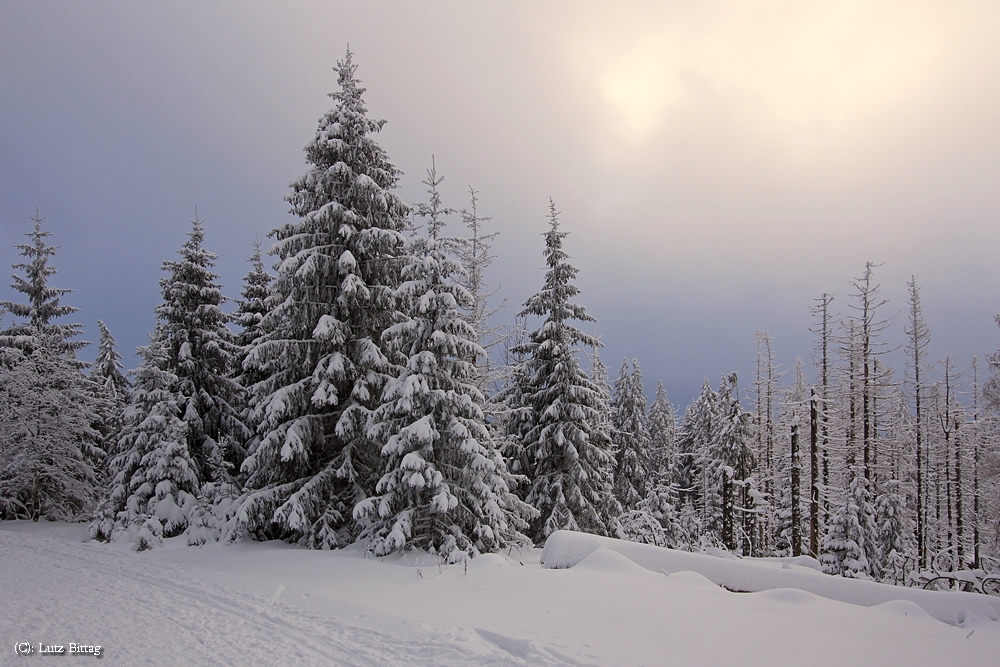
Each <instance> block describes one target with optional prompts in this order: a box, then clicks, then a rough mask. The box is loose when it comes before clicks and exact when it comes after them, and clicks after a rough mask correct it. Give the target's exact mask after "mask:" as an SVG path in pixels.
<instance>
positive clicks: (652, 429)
mask: <svg viewBox="0 0 1000 667" xmlns="http://www.w3.org/2000/svg"><path fill="white" fill-rule="evenodd" d="M647 420H648V424H649V440H650V458H649V460H650V464H649V468H650V471H649V479H648V483H647V491H646V497H645V498H643V499H642V501H640V503H639V505H638V508H637V510H635V511H634V512H633V513H627V514H625V515H624V516H623V517H622V530H623V531H624V533H625V536H626V538H627V539H629V540H631V541H633V542H650V543H653V544H658V541H657V540H662V541H663V543H664V544H663V545H661V546H670V547H673V546H679V545H681V544H687V542H684V541H683V540H682V539H681V533H682V531H681V527H680V524H679V521H680V516H679V514H678V504H679V493H678V488H677V483H676V481H675V479H674V471H675V464H676V459H677V452H676V446H677V442H676V441H677V424H676V422H675V421H674V408H673V406H672V405H671V404H670V401H669V399H668V398H667V392H666V390H665V389H664V388H663V383H662V382H658V383H657V386H656V399H655V400H654V401H653V404H652V405H650V407H649V414H648V418H647ZM640 515H641V516H640ZM650 516H651V517H652V518H653V519H655V520H656V521H657V522H658V524H659V526H660V530H659V531H655V530H651V529H649V528H648V527H647V526H648V522H649V519H648V517H650ZM685 539H686V537H685ZM696 540H697V538H696Z"/></svg>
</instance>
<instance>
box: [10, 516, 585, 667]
mask: <svg viewBox="0 0 1000 667" xmlns="http://www.w3.org/2000/svg"><path fill="white" fill-rule="evenodd" d="M0 564H2V565H0V610H2V612H0V637H2V639H3V645H2V646H0V665H7V664H14V663H15V662H17V663H19V664H24V663H23V662H22V661H21V659H19V658H18V656H17V655H16V654H15V651H14V645H15V643H17V642H29V643H32V644H33V645H34V646H35V648H36V650H37V647H38V644H39V643H43V644H61V645H65V646H68V645H69V643H70V642H75V643H78V644H93V645H101V646H102V647H103V652H104V653H103V655H102V656H101V658H100V659H101V661H102V663H101V664H120V665H189V664H197V665H225V666H230V665H231V666H237V665H248V664H253V665H291V664H294V665H345V666H350V667H354V666H358V667H362V666H364V667H368V666H392V665H413V666H421V665H428V666H430V665H435V666H441V667H449V666H451V665H484V666H496V667H505V666H508V665H510V666H515V665H516V666H525V665H532V666H534V665H539V666H541V667H558V666H561V665H566V666H570V665H572V666H574V667H579V666H580V665H581V664H582V663H579V662H577V661H575V660H572V659H570V658H568V657H566V656H562V655H559V654H557V653H555V652H554V651H553V650H552V649H549V648H547V647H540V646H537V645H535V644H534V643H533V642H526V641H524V640H516V639H512V638H508V637H504V636H503V635H498V634H495V633H492V632H486V631H482V630H478V631H472V630H467V629H464V628H437V627H434V626H431V625H429V624H424V623H419V624H418V623H411V624H410V626H412V628H413V632H412V633H411V634H407V635H402V636H401V635H398V634H397V635H394V634H386V633H381V632H378V631H375V630H371V629H367V628H361V627H356V626H351V625H349V624H345V623H343V622H342V621H338V620H334V619H330V618H326V617H323V616H320V615H315V614H311V613H308V612H305V611H302V610H298V609H293V608H291V607H287V606H285V605H282V604H281V603H280V602H279V601H278V599H279V598H280V593H281V591H280V590H279V591H278V592H276V594H275V595H274V598H273V599H272V600H268V599H264V598H261V597H259V596H255V595H251V594H249V593H243V592H240V591H233V590H228V589H225V588H222V587H219V586H216V585H213V584H208V583H206V582H201V581H197V580H195V579H192V578H190V577H188V576H186V575H185V574H184V572H183V571H182V569H181V568H179V567H177V566H173V565H169V564H165V563H163V562H160V561H150V560H144V559H143V556H142V554H136V553H131V552H118V551H114V550H112V549H110V548H108V547H107V546H104V545H99V544H74V543H71V542H66V541H61V540H58V539H53V538H49V537H44V536H40V535H34V534H30V533H20V532H8V531H0ZM31 657H35V656H31ZM63 657H65V658H74V659H83V658H84V657H90V656H63ZM75 661H76V660H74V662H75ZM28 664H31V662H28Z"/></svg>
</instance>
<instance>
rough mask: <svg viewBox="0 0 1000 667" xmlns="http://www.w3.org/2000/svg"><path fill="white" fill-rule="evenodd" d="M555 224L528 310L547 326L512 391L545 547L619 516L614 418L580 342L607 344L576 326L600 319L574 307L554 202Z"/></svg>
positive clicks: (537, 536)
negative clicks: (610, 428)
mask: <svg viewBox="0 0 1000 667" xmlns="http://www.w3.org/2000/svg"><path fill="white" fill-rule="evenodd" d="M549 226H550V230H549V231H548V232H547V233H546V234H545V260H546V264H547V265H548V267H549V268H548V272H547V273H546V274H545V284H544V286H543V288H542V290H541V291H540V292H538V293H537V294H535V295H534V296H532V297H531V298H530V299H528V300H527V301H526V302H525V304H524V310H523V311H522V314H524V315H534V316H536V317H541V318H544V321H543V322H542V325H541V327H540V328H538V329H536V330H535V331H533V332H532V333H531V335H530V336H529V339H528V341H527V342H526V343H525V345H524V346H523V347H522V348H521V351H522V352H523V354H524V355H525V361H524V363H523V364H522V365H521V368H520V369H519V370H518V372H517V374H516V378H517V381H518V384H517V385H516V386H515V387H514V388H513V391H510V392H508V393H507V394H506V396H507V397H508V398H509V399H511V403H512V408H514V412H515V413H516V414H517V417H516V419H515V420H512V424H513V425H514V427H515V428H516V429H517V432H516V435H517V437H518V438H519V439H520V442H521V452H522V456H523V459H522V460H521V461H519V462H518V465H519V466H520V468H519V469H520V470H521V471H522V472H523V473H524V474H526V475H527V477H528V480H529V488H528V491H527V495H526V497H525V500H526V501H527V502H528V503H529V504H530V505H532V506H533V507H535V509H537V510H538V511H539V512H540V516H539V518H538V519H536V520H535V521H534V522H533V524H532V526H531V529H530V533H529V535H530V536H531V537H532V539H534V540H535V542H536V543H539V544H540V543H542V542H544V541H545V539H546V538H547V537H548V536H549V535H551V534H552V533H554V532H555V531H557V530H560V529H570V530H580V531H583V532H590V533H597V534H599V535H606V534H609V533H611V534H616V533H618V524H617V516H618V514H619V513H620V506H619V505H618V502H617V501H616V500H615V498H614V495H613V491H612V468H613V465H614V457H613V456H612V454H611V451H610V450H611V442H610V438H609V436H608V433H607V431H606V430H605V428H604V424H606V423H607V417H606V416H605V415H602V414H601V411H602V410H605V409H606V408H607V404H606V403H605V402H604V400H603V395H602V392H601V390H600V388H599V387H598V386H597V385H596V384H595V383H594V381H593V380H591V379H590V378H589V377H587V374H586V373H585V372H584V371H583V370H582V369H581V368H580V360H579V350H578V346H579V345H581V344H582V345H589V346H591V347H598V346H599V345H600V341H598V340H597V339H596V338H595V337H593V336H588V335H587V334H585V333H583V332H582V331H580V330H579V329H578V328H576V327H574V326H572V324H570V321H571V320H577V321H580V322H593V321H594V319H593V318H592V317H591V316H589V315H587V312H586V310H585V309H584V308H583V306H580V305H577V304H575V303H572V302H571V299H572V298H573V297H575V296H576V295H577V294H579V291H580V290H579V288H577V287H576V285H574V284H573V279H574V278H575V277H576V273H577V270H576V268H574V267H573V266H572V265H571V264H570V263H569V261H568V260H569V257H568V255H567V254H566V253H565V251H564V250H563V249H562V246H563V239H565V238H566V235H567V232H561V231H559V214H558V212H557V211H556V209H555V204H554V203H552V202H551V201H550V202H549Z"/></svg>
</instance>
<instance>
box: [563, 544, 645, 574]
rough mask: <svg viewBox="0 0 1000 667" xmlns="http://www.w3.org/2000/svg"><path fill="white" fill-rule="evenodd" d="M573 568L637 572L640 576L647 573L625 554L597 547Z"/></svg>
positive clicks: (620, 572) (621, 572)
mask: <svg viewBox="0 0 1000 667" xmlns="http://www.w3.org/2000/svg"><path fill="white" fill-rule="evenodd" d="M573 569H575V570H591V571H594V570H596V571H599V572H615V573H619V574H638V575H642V576H648V575H649V570H647V569H646V568H644V567H640V566H639V565H636V564H635V563H633V562H632V561H630V560H629V559H628V558H626V557H625V556H623V555H621V554H620V553H618V552H616V551H612V550H611V549H597V550H595V551H593V552H591V553H589V554H587V556H586V557H585V558H584V559H583V560H581V561H580V562H579V563H577V564H576V565H574V566H573Z"/></svg>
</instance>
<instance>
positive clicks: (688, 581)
mask: <svg viewBox="0 0 1000 667" xmlns="http://www.w3.org/2000/svg"><path fill="white" fill-rule="evenodd" d="M667 578H668V579H669V580H670V581H671V583H676V582H679V583H682V584H684V585H686V586H695V587H701V588H709V589H712V590H715V591H721V590H722V589H721V588H719V586H718V584H716V583H715V582H713V581H712V580H711V579H709V578H708V577H706V576H705V575H703V574H699V573H697V572H692V571H691V570H681V571H680V572H671V573H669V574H667Z"/></svg>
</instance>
